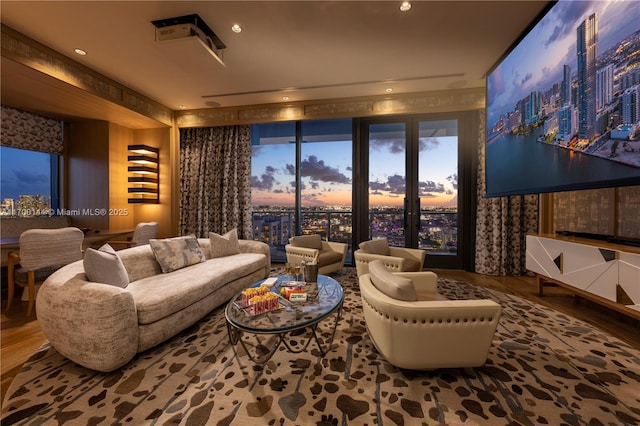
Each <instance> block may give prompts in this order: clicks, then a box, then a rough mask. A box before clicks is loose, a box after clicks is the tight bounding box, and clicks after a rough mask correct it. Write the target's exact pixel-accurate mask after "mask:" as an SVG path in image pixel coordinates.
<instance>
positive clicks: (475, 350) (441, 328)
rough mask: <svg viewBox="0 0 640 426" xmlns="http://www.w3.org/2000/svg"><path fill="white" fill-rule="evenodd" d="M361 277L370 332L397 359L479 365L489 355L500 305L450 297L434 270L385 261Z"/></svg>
mask: <svg viewBox="0 0 640 426" xmlns="http://www.w3.org/2000/svg"><path fill="white" fill-rule="evenodd" d="M369 269H370V273H368V274H364V275H362V276H360V278H359V282H360V293H361V295H362V309H363V311H364V318H365V322H366V325H367V331H368V332H369V335H370V337H371V340H372V341H373V344H374V345H375V347H376V349H377V350H378V352H380V354H381V355H382V356H383V357H384V358H386V359H387V361H389V362H390V363H391V364H393V365H395V366H397V367H399V368H406V369H412V370H432V369H437V368H454V367H478V366H481V365H483V364H484V363H485V362H486V360H487V356H488V354H489V348H490V347H491V343H492V340H493V335H494V333H495V330H496V327H497V325H498V319H499V318H500V312H501V308H500V305H498V304H497V303H495V302H494V301H492V300H447V299H445V298H444V297H442V296H441V295H439V294H438V293H437V276H436V274H434V273H432V272H426V271H425V272H409V273H402V272H400V273H391V272H389V271H387V270H386V268H385V267H384V264H383V263H382V262H381V261H379V260H378V261H373V262H371V263H370V264H369Z"/></svg>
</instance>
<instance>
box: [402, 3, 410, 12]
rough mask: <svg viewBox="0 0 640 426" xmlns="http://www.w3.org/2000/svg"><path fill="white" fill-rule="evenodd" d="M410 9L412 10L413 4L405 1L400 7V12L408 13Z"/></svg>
mask: <svg viewBox="0 0 640 426" xmlns="http://www.w3.org/2000/svg"><path fill="white" fill-rule="evenodd" d="M409 9H411V2H408V1H403V2H402V4H401V5H400V10H401V11H402V12H406V11H407V10H409Z"/></svg>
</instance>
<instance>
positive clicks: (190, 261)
mask: <svg viewBox="0 0 640 426" xmlns="http://www.w3.org/2000/svg"><path fill="white" fill-rule="evenodd" d="M149 244H150V245H151V249H152V250H153V254H154V255H155V256H156V260H157V261H158V263H159V264H160V268H161V269H162V272H163V273H167V272H171V271H175V270H177V269H180V268H184V267H185V266H190V265H195V264H196V263H200V262H204V261H205V260H206V258H205V256H204V254H203V253H202V249H201V248H200V244H198V239H197V238H196V237H195V235H188V236H186V237H174V238H165V239H162V240H158V239H155V238H153V239H151V240H149Z"/></svg>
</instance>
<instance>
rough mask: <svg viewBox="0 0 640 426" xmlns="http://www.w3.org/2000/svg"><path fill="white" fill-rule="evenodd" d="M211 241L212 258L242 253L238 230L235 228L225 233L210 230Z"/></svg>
mask: <svg viewBox="0 0 640 426" xmlns="http://www.w3.org/2000/svg"><path fill="white" fill-rule="evenodd" d="M209 241H210V242H211V248H210V249H209V250H210V253H211V258H212V259H213V258H216V257H224V256H231V255H234V254H238V253H240V243H238V230H237V229H236V228H233V229H232V230H231V231H229V232H227V233H226V234H224V235H218V234H216V233H215V232H209Z"/></svg>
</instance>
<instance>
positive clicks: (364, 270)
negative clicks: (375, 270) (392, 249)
mask: <svg viewBox="0 0 640 426" xmlns="http://www.w3.org/2000/svg"><path fill="white" fill-rule="evenodd" d="M354 257H355V259H356V270H357V273H358V276H359V277H360V276H362V275H364V274H368V273H369V262H371V261H373V260H380V261H382V263H384V266H385V267H386V268H387V270H389V271H391V272H401V271H402V270H403V269H404V264H405V262H406V258H404V257H397V256H385V255H383V254H372V253H364V252H363V251H362V250H360V249H358V250H356V251H355V252H354Z"/></svg>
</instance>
